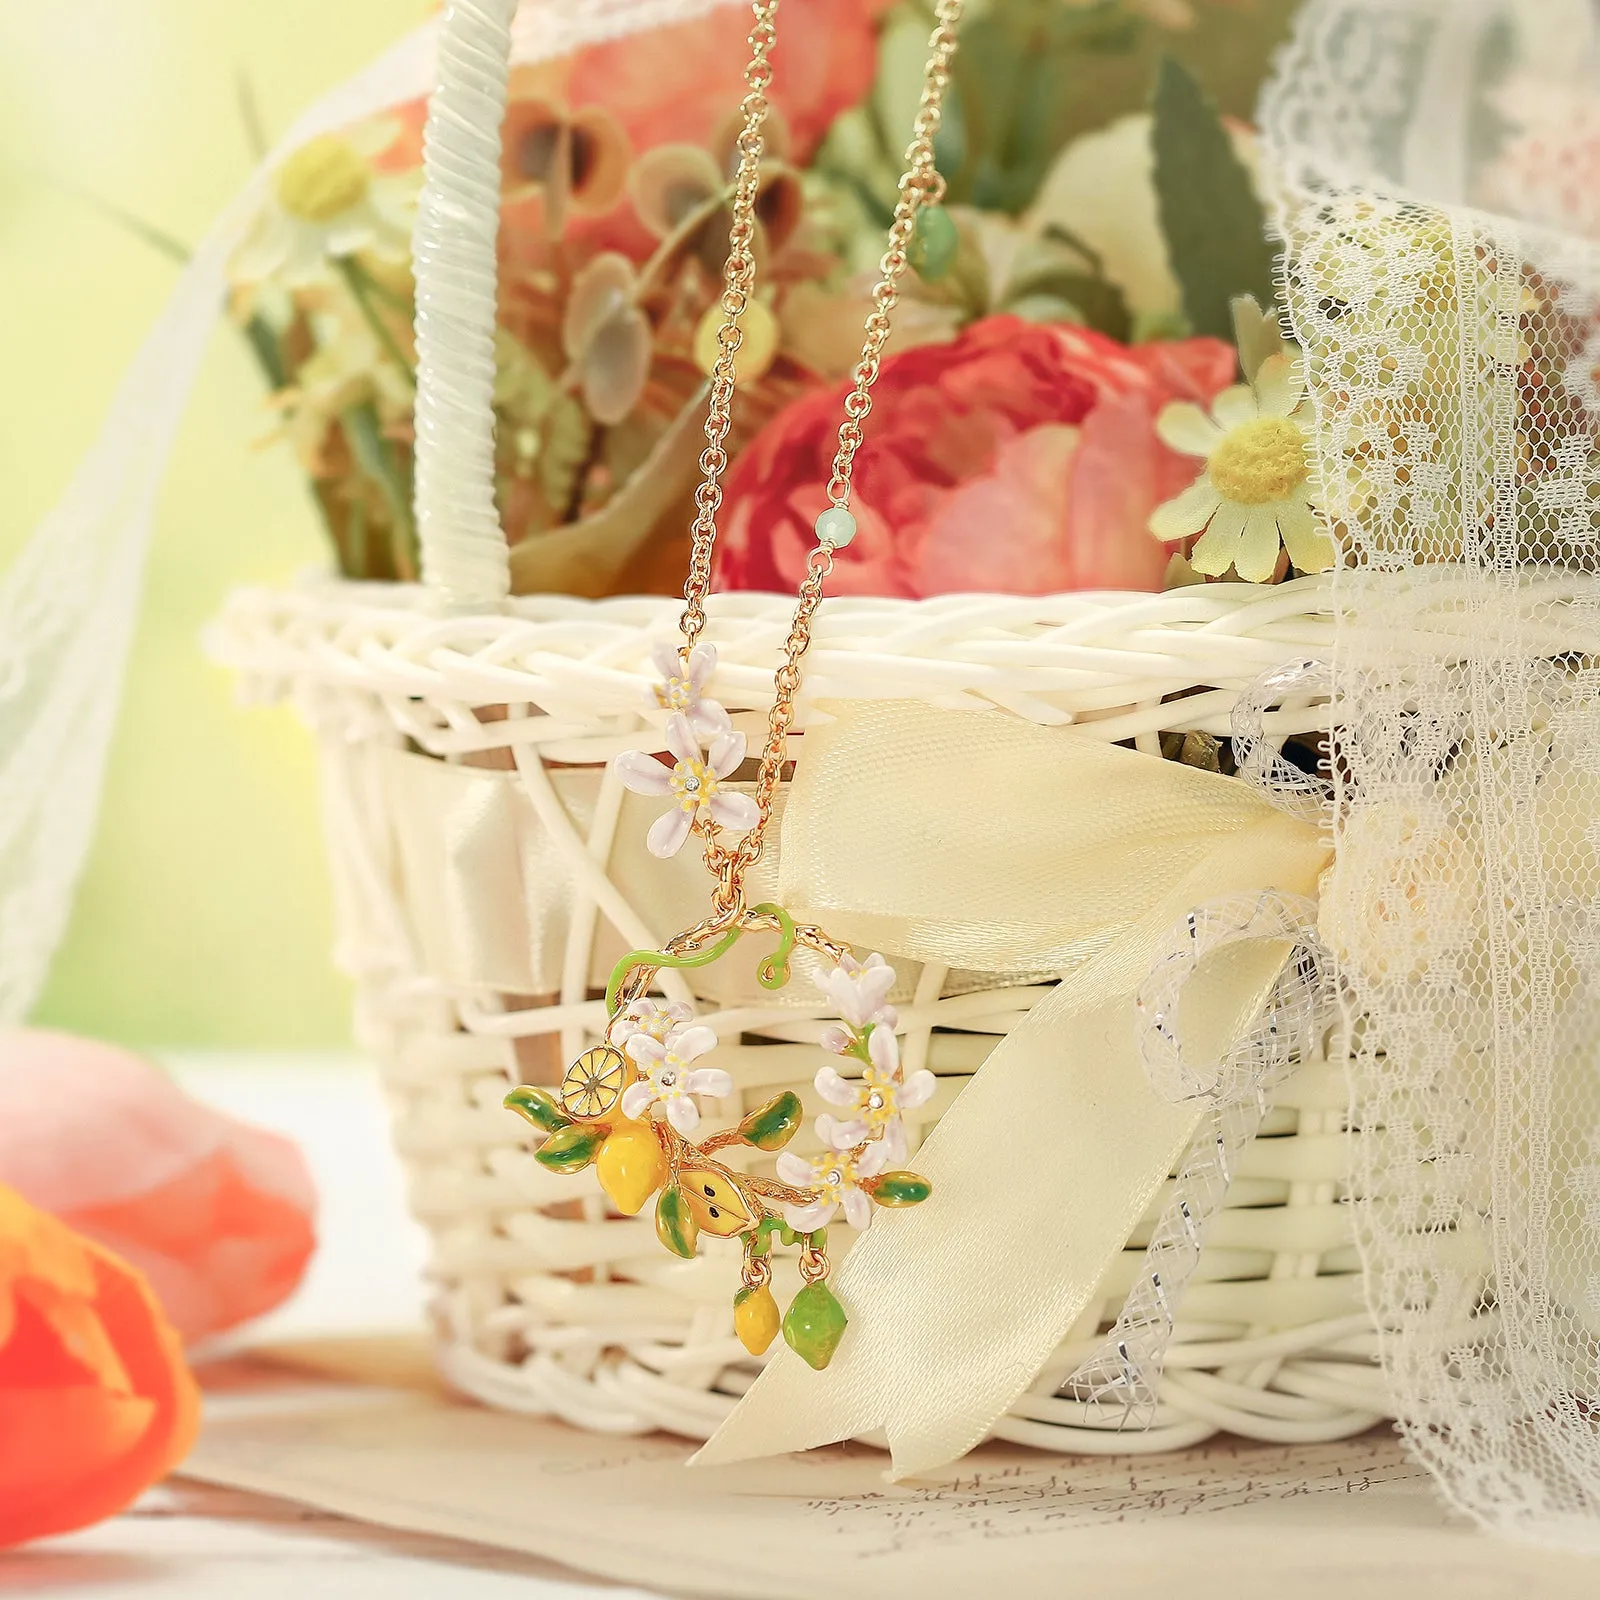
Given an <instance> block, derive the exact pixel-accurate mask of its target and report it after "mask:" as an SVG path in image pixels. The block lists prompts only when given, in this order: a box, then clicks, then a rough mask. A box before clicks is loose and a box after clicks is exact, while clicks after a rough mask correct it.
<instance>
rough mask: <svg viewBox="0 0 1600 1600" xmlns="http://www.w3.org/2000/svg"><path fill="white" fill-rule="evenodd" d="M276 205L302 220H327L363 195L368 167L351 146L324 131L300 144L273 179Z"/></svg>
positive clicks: (360, 198) (355, 204) (353, 204)
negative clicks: (276, 198)
mask: <svg viewBox="0 0 1600 1600" xmlns="http://www.w3.org/2000/svg"><path fill="white" fill-rule="evenodd" d="M273 181H274V185H275V187H276V189H277V193H278V204H279V205H281V206H282V207H283V209H284V210H285V211H287V212H288V213H289V215H290V216H291V217H298V218H299V219H300V220H301V221H302V222H331V221H332V220H333V219H334V218H335V217H337V216H340V215H342V214H343V213H344V212H346V211H349V210H351V209H352V208H354V207H355V206H358V205H360V204H361V202H362V201H363V200H364V199H366V197H367V189H368V186H369V185H370V184H371V182H372V168H371V167H369V166H368V165H367V163H366V161H365V160H364V159H363V158H362V156H361V154H360V153H359V152H358V151H357V150H356V148H355V146H354V145H352V144H351V143H350V141H349V140H348V139H341V138H340V137H339V136H338V135H337V134H334V133H324V134H322V135H320V136H319V137H317V138H315V139H313V140H311V141H310V142H309V143H308V144H303V145H301V146H300V148H299V149H298V150H296V151H295V153H294V154H293V155H292V156H290V157H289V159H288V160H287V161H285V162H284V164H283V165H282V166H281V167H279V168H278V172H277V176H276V178H275V179H274V180H273Z"/></svg>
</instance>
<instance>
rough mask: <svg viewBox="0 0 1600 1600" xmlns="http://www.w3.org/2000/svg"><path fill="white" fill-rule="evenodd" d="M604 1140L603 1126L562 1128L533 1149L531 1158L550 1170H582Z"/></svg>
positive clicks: (594, 1155)
mask: <svg viewBox="0 0 1600 1600" xmlns="http://www.w3.org/2000/svg"><path fill="white" fill-rule="evenodd" d="M605 1142H606V1129H604V1128H600V1127H585V1128H579V1127H569V1128H562V1129H560V1130H559V1131H557V1132H556V1133H552V1134H551V1135H550V1137H549V1138H548V1139H546V1140H545V1142H544V1143H543V1144H542V1145H540V1146H539V1148H538V1149H537V1150H535V1151H534V1153H533V1159H534V1160H535V1161H537V1162H538V1163H539V1165H540V1166H541V1167H548V1168H549V1169H550V1170H551V1171H552V1172H563V1173H572V1172H582V1171H583V1169H584V1168H585V1167H586V1166H588V1165H589V1163H590V1162H591V1161H593V1160H594V1158H595V1157H596V1156H597V1155H599V1154H600V1146H601V1145H603V1144H604V1143H605Z"/></svg>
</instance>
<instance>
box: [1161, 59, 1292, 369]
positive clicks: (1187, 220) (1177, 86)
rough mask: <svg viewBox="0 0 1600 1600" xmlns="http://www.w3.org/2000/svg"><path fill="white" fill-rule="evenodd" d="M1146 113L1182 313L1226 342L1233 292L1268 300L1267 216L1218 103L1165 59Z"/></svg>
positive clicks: (1193, 324)
mask: <svg viewBox="0 0 1600 1600" xmlns="http://www.w3.org/2000/svg"><path fill="white" fill-rule="evenodd" d="M1151 111H1152V113H1153V116H1154V125H1153V127H1152V129H1151V144H1152V150H1153V154H1154V156H1155V185H1156V199H1157V202H1158V204H1159V209H1160V216H1161V231H1162V233H1163V234H1164V235H1165V236H1166V241H1167V255H1168V257H1169V258H1170V260H1171V262H1172V270H1173V273H1174V274H1175V275H1176V277H1177V279H1178V284H1179V286H1180V288H1181V289H1182V291H1183V309H1184V312H1185V314H1186V315H1187V316H1188V319H1189V325H1190V327H1191V328H1192V329H1193V330H1194V332H1195V333H1202V334H1210V335H1211V336H1212V337H1213V338H1216V339H1227V340H1231V339H1232V337H1233V314H1232V308H1231V304H1230V302H1231V301H1232V300H1233V298H1234V297H1235V296H1236V295H1242V294H1248V295H1253V296H1254V297H1255V298H1256V299H1257V300H1258V301H1259V302H1260V303H1261V304H1262V305H1271V304H1272V302H1273V298H1274V293H1275V289H1274V276H1273V251H1272V247H1271V245H1269V244H1268V242H1267V236H1266V235H1267V221H1266V214H1265V213H1264V212H1263V210H1262V208H1261V202H1260V201H1259V200H1258V199H1257V198H1256V192H1255V188H1254V187H1253V185H1252V184H1251V182H1250V174H1249V173H1248V172H1247V171H1246V170H1245V168H1244V165H1243V163H1242V162H1241V161H1240V160H1239V158H1238V156H1237V155H1235V154H1234V150H1233V143H1232V141H1231V140H1230V139H1229V138H1228V132H1227V129H1226V128H1224V127H1223V125H1222V119H1221V117H1219V116H1218V115H1217V109H1216V107H1215V106H1214V105H1212V103H1211V101H1210V100H1209V99H1207V97H1206V94H1205V91H1204V90H1203V89H1202V88H1201V87H1200V84H1199V83H1198V82H1197V81H1196V79H1195V78H1194V77H1192V76H1191V75H1190V73H1189V72H1188V71H1187V70H1186V69H1185V68H1183V67H1182V66H1180V65H1179V64H1178V63H1177V62H1176V61H1174V60H1172V58H1171V57H1170V56H1169V57H1167V58H1165V59H1163V61H1162V63H1161V67H1160V70H1159V72H1158V74H1157V77H1156V89H1155V97H1154V99H1153V101H1152V102H1151Z"/></svg>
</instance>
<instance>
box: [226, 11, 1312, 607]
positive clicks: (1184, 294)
mask: <svg viewBox="0 0 1600 1600" xmlns="http://www.w3.org/2000/svg"><path fill="white" fill-rule="evenodd" d="M811 9H812V10H813V11H814V12H818V13H820V14H817V15H813V16H812V17H811V18H810V19H809V22H808V25H807V26H806V27H805V28H802V29H796V30H794V31H793V32H792V33H791V34H789V35H786V36H785V39H784V41H783V44H782V46H781V47H780V49H779V51H778V52H777V55H776V57H775V66H776V78H775V82H774V88H773V100H774V105H775V108H776V110H775V116H774V118H773V126H771V127H770V128H769V152H770V153H769V156H768V159H767V162H766V169H765V175H764V180H763V185H762V190H761V195H760V200H759V218H760V235H759V239H758V272H757V285H758V290H757V300H756V303H755V304H754V305H753V306H752V307H751V309H750V311H749V313H748V314H747V316H746V319H745V326H744V342H743V346H742V348H741V351H740V355H739V379H740V392H739V398H738V403H737V405H736V407H735V411H734V430H733V433H732V434H731V436H730V440H729V449H730V454H731V455H732V456H733V467H732V469H731V472H730V477H729V482H728V487H727V498H726V501H725V507H724V512H723V519H722V521H723V530H724V537H723V541H722V550H721V570H720V571H719V574H718V581H719V584H720V585H721V586H722V587H743V588H782V589H787V588H790V587H792V585H793V583H794V581H795V576H796V573H797V571H798V566H799V563H801V562H802V561H803V559H804V552H805V550H806V549H807V548H808V545H809V542H810V524H809V520H807V519H808V517H809V515H810V513H809V511H806V510H805V509H803V507H804V506H805V505H807V504H809V499H811V498H815V496H814V495H813V496H809V497H808V495H807V492H806V491H807V490H808V488H809V487H810V486H811V485H812V484H813V483H814V482H815V481H816V480H818V479H825V478H826V475H827V468H826V460H827V458H828V457H829V456H830V455H831V448H830V446H829V439H830V438H831V432H832V422H831V420H830V419H832V418H834V417H836V416H837V403H838V393H839V389H840V386H841V384H842V383H843V381H844V380H845V378H846V376H847V374H848V373H849V372H850V370H851V368H852V366H853V364H854V362H855V360H856V359H857V351H858V348H859V343H860V335H861V324H862V321H863V319H864V316H865V313H866V309H867V306H868V298H867V297H868V290H869V287H870V283H871V279H872V274H873V266H874V262H875V257H876V254H877V252H878V250H879V249H880V248H881V244H880V241H881V237H882V230H883V226H884V224H885V221H886V219H887V217H888V214H889V211H890V209H891V207H892V202H893V196H894V183H895V176H896V173H897V172H898V170H899V158H900V152H899V150H898V148H897V147H896V145H895V143H894V137H895V135H894V134H893V133H892V132H891V130H897V129H899V128H901V127H902V126H905V125H908V124H909V122H910V113H911V110H912V109H913V108H914V105H915V95H916V92H917V87H918V80H919V73H920V64H921V50H922V40H923V39H924V38H925V36H926V32H927V26H928V17H927V12H926V7H925V6H923V5H921V4H919V3H917V0H905V3H902V4H898V5H896V4H893V3H885V0H817V5H816V6H814V7H812V8H811ZM1290 9H1291V8H1290V6H1289V5H1288V4H1287V3H1286V0H989V3H988V4H987V5H986V6H984V7H983V8H982V9H981V11H980V12H979V13H978V14H977V15H976V16H974V17H973V18H972V19H971V20H970V21H969V23H968V24H967V28H966V32H965V38H964V43H963V47H962V50H961V52H960V54H959V56H958V59H957V66H956V78H955V83H954V86H953V90H952V95H951V102H950V106H949V109H948V114H947V117H946V125H945V128H944V130H943V132H942V134H941V136H940V140H939V144H938V158H939V165H940V169H941V171H942V173H943V174H944V175H945V177H946V178H947V180H948V184H949V193H948V199H947V204H946V205H945V206H943V207H938V208H931V209H930V210H929V211H928V212H926V213H925V215H924V219H923V223H922V224H921V226H920V227H919V231H918V233H917V235H916V236H915V238H914V240H913V263H914V267H915V269H916V275H915V277H914V278H913V279H912V280H911V282H910V287H909V288H908V290H907V292H906V298H905V300H904V301H903V302H902V304H901V306H900V308H899V310H898V312H897V320H896V325H895V335H894V339H893V342H892V344H891V353H890V355H889V357H888V359H887V360H886V361H885V363H884V367H883V372H882V376H881V379H880V384H879V390H878V393H879V396H880V407H881V416H880V419H879V421H880V422H881V426H879V425H875V429H874V430H873V433H872V436H871V438H870V439H869V442H868V444H867V446H866V447H865V448H864V449H863V451H862V454H861V457H860V460H859V464H858V476H857V484H858V495H857V506H856V509H857V515H858V517H859V519H860V522H861V534H860V537H859V538H858V539H857V541H856V543H855V544H854V545H853V546H852V547H851V548H850V549H849V550H847V551H842V552H841V554H840V559H839V564H838V568H837V572H836V583H837V587H838V588H839V589H841V590H843V591H845V592H851V591H854V592H858V593H890V594H906V595H926V594H934V593H940V592H948V591H954V590H962V589H975V588H983V589H991V590H993V589H1000V590H1009V591H1014V592H1019V593H1048V592H1052V591H1056V590H1062V589H1082V588H1122V589H1158V588H1160V587H1162V586H1163V585H1164V584H1171V583H1174V582H1189V581H1194V580H1195V579H1196V578H1197V577H1222V576H1234V577H1242V578H1245V579H1247V580H1252V581H1257V582H1261V581H1274V580H1279V579H1282V578H1284V577H1286V576H1288V575H1290V573H1291V571H1311V570H1320V569H1322V568H1324V567H1326V566H1327V565H1329V564H1330V563H1331V559H1332V549H1333V547H1332V545H1331V543H1330V542H1329V540H1328V539H1327V538H1326V537H1325V536H1324V535H1323V534H1322V533H1321V532H1320V531H1319V530H1318V527H1317V524H1316V523H1315V521H1314V519H1313V513H1312V510H1311V509H1310V491H1309V488H1308V479H1307V463H1306V452H1305V447H1304V432H1303V428H1302V426H1301V420H1302V419H1301V417H1300V415H1299V413H1298V411H1297V406H1298V391H1297V389H1296V387H1295V373H1294V370H1293V368H1292V364H1291V361H1290V359H1289V352H1287V351H1285V350H1284V349H1283V348H1282V346H1281V342H1280V341H1279V339H1278V336H1277V333H1276V323H1275V321H1274V320H1273V319H1272V318H1271V317H1267V318H1263V316H1261V315H1260V314H1259V313H1257V312H1255V311H1254V310H1253V308H1252V307H1251V306H1250V305H1249V303H1248V302H1241V300H1240V297H1253V300H1254V302H1255V303H1256V304H1260V305H1270V304H1271V297H1272V294H1273V284H1272V276H1271V270H1272V263H1271V259H1270V255H1269V252H1268V250H1267V247H1266V246H1265V244H1264V243H1263V242H1262V239H1263V223H1262V216H1261V208H1260V204H1259V202H1258V200H1257V198H1256V195H1255V193H1254V189H1253V184H1252V179H1251V175H1250V146H1251V135H1250V132H1249V129H1248V128H1247V127H1246V126H1245V125H1244V124H1243V123H1242V122H1241V121H1238V120H1237V118H1238V117H1239V115H1240V114H1242V113H1243V112H1244V111H1245V110H1246V109H1247V108H1248V107H1250V106H1251V105H1252V104H1253V103H1254V100H1255V97H1256V93H1257V90H1258V87H1259V82H1260V79H1261V77H1262V76H1263V74H1264V72H1265V68H1266V64H1267V61H1268V59H1269V57H1270V54H1271V51H1272V49H1273V47H1274V46H1275V44H1276V43H1277V42H1278V40H1279V38H1280V36H1281V34H1282V31H1283V28H1284V26H1285V21H1286V18H1287V15H1288V13H1289V11H1290ZM747 25H748V17H747V14H746V13H745V12H744V10H743V9H742V8H740V7H737V6H732V7H722V8H718V9H716V10H714V11H712V12H711V13H710V14H709V15H707V16H705V17H702V18H699V19H696V20H693V21H689V22H684V23H680V24H677V25H675V26H673V27H671V28H667V29H658V30H656V31H654V32H651V33H646V34H639V35H634V36H631V37H628V38H624V39H620V40H616V41H612V42H608V43H605V44H601V45H596V46H591V47H588V48H586V49H584V50H582V51H580V52H579V53H577V54H576V55H574V56H571V57H569V58H568V59H566V60H563V61H557V62H545V63H541V64H539V65H537V66H530V67H525V68H521V69H518V70H517V71H516V72H514V74H513V77H512V81H511V91H510V99H509V104H508V108H507V114H506V121H505V126H504V130H503V135H504V141H503V142H504V151H505V154H504V190H503V203H502V211H501V237H500V283H501V293H500V325H499V330H498V340H497V372H496V387H495V409H496V418H497V424H498V426H497V492H498V499H499V504H500V510H501V515H502V518H503V520H504V523H505V526H506V528H507V532H508V536H509V538H510V542H511V544H512V550H513V554H512V573H513V584H514V587H515V588H516V590H517V591H519V592H523V593H529V592H540V591H565V592H571V593H575V594H588V595H602V594H608V593H617V592H623V591H640V590H642V591H661V592H667V591H670V590H671V589H673V588H675V587H677V584H678V581H679V574H680V573H681V570H682V565H683V560H684V551H685V538H686V531H687V528H688V525H689V523H690V521H691V519H692V507H693V490H694V486H695V482H696V480H697V477H698V471H699V456H700V453H701V451H702V449H703V448H704V442H705V441H704V437H703V434H702V431H701V425H702V422H703V418H704V405H705V382H706V373H707V372H708V370H709V368H710V365H711V361H712V359H713V358H714V354H715V326H716V321H717V317H718V315H719V309H718V302H719V296H720V291H721V274H722V264H723V259H724V256H725V253H726V242H727V228H728V200H729V193H730V173H731V169H732V160H733V138H734V135H735V133H736V131H737V121H736V118H735V117H734V116H733V112H734V110H735V108H736V107H737V105H738V101H739V99H740V96H741V94H742V92H743V86H742V79H741V70H742V66H743V61H744V56H745V53H746V50H745V43H744V34H745V31H746V28H747ZM423 114H424V108H423V106H422V105H421V104H420V103H419V104H416V105H412V106H406V107H402V108H400V112H399V114H398V115H396V116H394V117H391V118H389V119H387V120H385V121H382V122H378V123H371V124H366V125H363V126H361V127H358V128H354V129H350V130H347V131H346V132H345V133H342V134H334V135H325V136H323V137H321V138H318V139H316V140H313V141H312V142H311V143H310V144H308V145H305V146H303V147H302V148H301V149H299V150H298V151H296V152H295V153H294V154H292V155H291V156H290V157H289V158H288V159H287V160H286V161H285V162H284V163H283V164H282V165H281V166H280V167H279V168H278V169H277V171H276V173H275V174H274V178H273V184H272V194H271V199H270V201H269V203H268V205H267V207H266V209H265V210H264V212H263V213H262V215H261V216H260V218H259V219H258V222H257V225H256V228H255V230H254V232H253V234H252V235H251V236H250V238H249V239H248V240H247V241H246V244H245V246H244V247H243V248H242V249H241V251H240V252H239V253H238V254H237V255H236V257H235V259H234V262H233V280H234V285H235V287H234V294H233V311H234V315H235V317H236V319H237V320H238V321H239V323H240V324H241V325H242V327H243V328H244V330H245V331H246V333H247V334H248V336H249V339H250V341H251V343H252V345H253V347H254V348H255V350H256V352H257V354H258V356H259V358H260V360H261V364H262V366H263V369H264V371H265V373H266V375H267V377H268V380H269V382H270V383H271V385H272V388H273V391H274V392H273V406H274V408H275V411H276V412H277V414H278V416H279V417H280V419H281V434H282V436H283V437H284V438H285V439H286V440H287V441H288V442H289V443H290V445H291V446H292V448H293V449H294V451H295V454H296V456H297V459H298V461H299V463H300V465H301V466H302V468H303V470H304V471H305V473H306V476H307V478H308V480H309V482H310V485H311V487H312V491H313V493H314V495H315V498H316V501H317V504H318V507H319V509H320V511H321V514H322V517H323V520H324V522H325V524H326V527H327V531H328V534H329V537H330V539H331V541H332V545H333V549H334V553H335V557H336V561H337V565H338V569H339V571H340V572H341V573H342V574H344V575H346V576H351V577H364V578H378V579H401V580H412V579H415V578H416V577H417V576H418V571H417V566H418V557H417V548H416V537H415V530H414V528H413V526H412V520H411V509H410V504H411V474H412V438H413V435H412V420H411V408H412V401H413V397H414V390H415V378H414V360H415V357H414V347H413V342H412V335H411V322H412V316H413V309H414V307H413V288H412V281H411V274H410V264H409V259H408V252H409V244H410V241H409V229H410V214H411V210H412V207H413V205H414V201H415V195H416V193H417V190H418V187H419V185H420V177H421V159H422V150H421V128H422V121H423ZM1241 303H1243V304H1245V307H1246V316H1247V318H1248V321H1247V323H1246V325H1245V326H1244V327H1243V329H1242V330H1241V331H1240V335H1239V337H1240V343H1239V357H1240V358H1241V359H1242V375H1243V377H1244V379H1245V380H1246V383H1245V385H1244V386H1237V385H1236V384H1235V380H1236V377H1237V376H1238V375H1239V373H1238V372H1237V371H1236V367H1237V365H1238V361H1237V360H1236V356H1235V351H1234V349H1233V348H1232V346H1231V341H1232V340H1233V337H1234V332H1235V330H1234V326H1233V311H1232V309H1230V308H1232V307H1235V306H1238V305H1240V304H1241ZM1267 363H1270V364H1267ZM1213 402H1216V404H1217V409H1216V410H1215V411H1212V410H1210V409H1209V408H1210V407H1211V406H1212V403H1213ZM1197 471H1198V477H1197ZM813 509H814V508H813ZM974 527H980V528H984V529H986V530H989V532H988V534H987V535H986V537H984V538H983V539H974V538H973V537H971V530H972V529H973V528H974Z"/></svg>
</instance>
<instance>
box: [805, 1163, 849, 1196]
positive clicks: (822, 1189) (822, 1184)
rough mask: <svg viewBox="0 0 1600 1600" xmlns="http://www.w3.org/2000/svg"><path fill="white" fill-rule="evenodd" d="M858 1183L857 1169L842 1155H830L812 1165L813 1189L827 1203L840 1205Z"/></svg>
mask: <svg viewBox="0 0 1600 1600" xmlns="http://www.w3.org/2000/svg"><path fill="white" fill-rule="evenodd" d="M855 1183H856V1171H855V1168H854V1167H853V1166H852V1165H851V1164H850V1162H848V1161H847V1160H846V1159H845V1158H844V1157H843V1156H842V1155H829V1156H825V1157H823V1158H822V1159H820V1160H817V1161H814V1162H813V1163H812V1165H811V1187H812V1188H813V1189H815V1190H816V1191H817V1194H818V1195H819V1196H820V1198H821V1199H822V1200H824V1201H825V1202H827V1203H829V1204H832V1205H838V1204H839V1203H840V1202H841V1201H842V1200H843V1199H844V1192H845V1190H846V1189H853V1188H854V1187H855Z"/></svg>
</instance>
